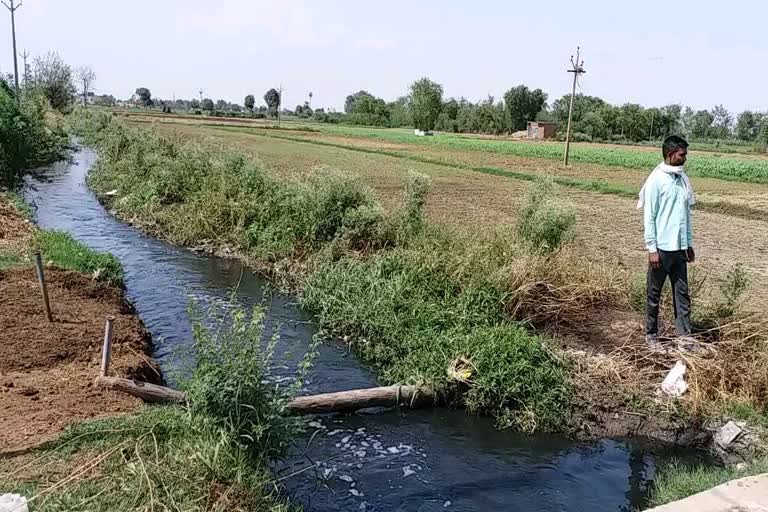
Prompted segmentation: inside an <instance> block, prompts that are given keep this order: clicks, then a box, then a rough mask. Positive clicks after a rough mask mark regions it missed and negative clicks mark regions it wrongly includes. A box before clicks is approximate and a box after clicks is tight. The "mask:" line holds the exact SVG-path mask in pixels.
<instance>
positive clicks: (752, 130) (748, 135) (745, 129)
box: [736, 110, 760, 140]
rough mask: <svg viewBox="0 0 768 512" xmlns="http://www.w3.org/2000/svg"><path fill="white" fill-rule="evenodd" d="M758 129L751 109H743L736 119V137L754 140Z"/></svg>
mask: <svg viewBox="0 0 768 512" xmlns="http://www.w3.org/2000/svg"><path fill="white" fill-rule="evenodd" d="M759 129H760V126H759V125H758V123H757V119H756V117H755V114H754V113H753V112H752V111H751V110H745V111H744V112H742V113H741V114H739V117H738V118H737V119H736V137H738V138H739V139H741V140H755V139H756V138H757V136H758V134H759V133H758V132H759Z"/></svg>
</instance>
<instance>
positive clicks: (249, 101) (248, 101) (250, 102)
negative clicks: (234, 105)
mask: <svg viewBox="0 0 768 512" xmlns="http://www.w3.org/2000/svg"><path fill="white" fill-rule="evenodd" d="M243 104H244V105H245V110H247V111H248V112H253V106H254V105H255V104H256V99H255V98H254V97H253V94H249V95H248V96H246V97H245V101H243Z"/></svg>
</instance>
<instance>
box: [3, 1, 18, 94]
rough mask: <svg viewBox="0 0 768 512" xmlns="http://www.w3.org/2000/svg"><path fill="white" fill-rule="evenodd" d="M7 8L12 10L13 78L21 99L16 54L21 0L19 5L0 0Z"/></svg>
mask: <svg viewBox="0 0 768 512" xmlns="http://www.w3.org/2000/svg"><path fill="white" fill-rule="evenodd" d="M0 1H2V2H3V5H4V6H5V8H6V9H8V10H9V11H10V12H11V37H13V80H14V82H15V83H16V101H19V100H20V98H19V63H18V57H17V56H16V10H17V9H18V8H19V7H21V2H19V4H18V5H13V3H14V1H15V0H8V1H9V2H11V5H8V4H7V3H5V0H0Z"/></svg>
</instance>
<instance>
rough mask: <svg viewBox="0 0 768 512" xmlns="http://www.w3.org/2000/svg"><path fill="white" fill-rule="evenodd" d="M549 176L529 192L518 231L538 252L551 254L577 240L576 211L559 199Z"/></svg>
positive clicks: (520, 215)
mask: <svg viewBox="0 0 768 512" xmlns="http://www.w3.org/2000/svg"><path fill="white" fill-rule="evenodd" d="M554 194H555V185H554V183H553V182H552V180H551V179H549V178H544V179H539V180H537V181H536V182H535V183H534V184H533V186H532V187H531V188H530V189H529V191H528V193H527V194H526V197H525V200H524V202H523V206H522V208H521V210H520V213H519V216H518V222H517V232H518V235H519V237H520V239H521V240H523V241H525V242H526V243H527V244H528V245H529V246H530V248H531V249H532V250H533V251H534V252H538V253H543V254H549V253H552V252H554V251H557V250H558V249H560V247H561V246H562V245H563V244H565V243H567V242H570V241H571V240H573V238H574V236H575V229H574V228H575V226H576V213H575V211H574V210H573V208H572V207H570V206H565V205H563V204H561V203H559V202H558V201H557V198H556V196H555V195H554Z"/></svg>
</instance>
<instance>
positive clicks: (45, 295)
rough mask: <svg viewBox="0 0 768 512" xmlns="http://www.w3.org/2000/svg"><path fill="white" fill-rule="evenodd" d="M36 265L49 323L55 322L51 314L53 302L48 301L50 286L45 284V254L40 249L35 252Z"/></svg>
mask: <svg viewBox="0 0 768 512" xmlns="http://www.w3.org/2000/svg"><path fill="white" fill-rule="evenodd" d="M35 267H36V268H37V280H38V282H39V283H40V292H41V293H42V294H43V303H44V304H45V316H46V317H47V318H48V323H51V322H53V315H51V303H50V302H48V288H47V287H46V286H45V271H44V270H43V255H42V254H40V251H36V252H35Z"/></svg>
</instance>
